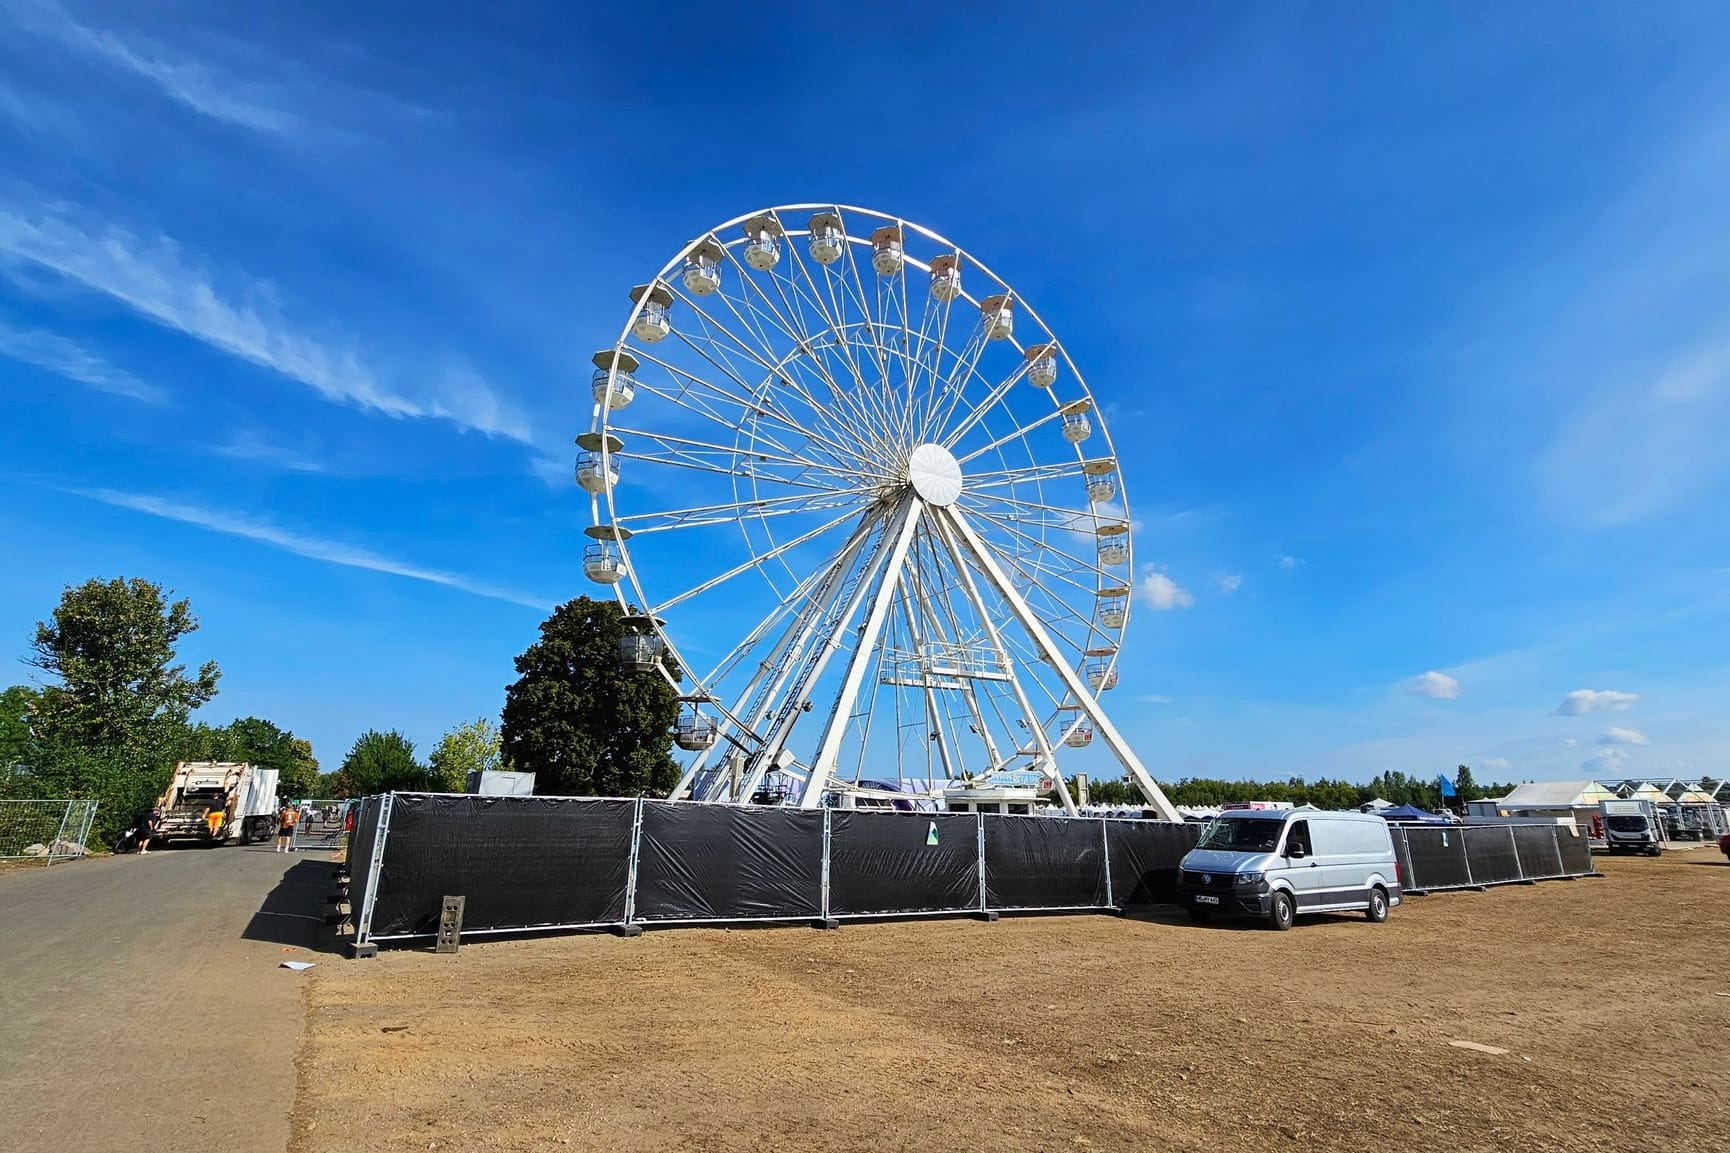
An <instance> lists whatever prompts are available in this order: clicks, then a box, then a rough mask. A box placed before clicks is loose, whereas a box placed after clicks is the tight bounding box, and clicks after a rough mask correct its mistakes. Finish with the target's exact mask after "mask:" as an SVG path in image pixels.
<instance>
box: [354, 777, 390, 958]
mask: <svg viewBox="0 0 1730 1153" xmlns="http://www.w3.org/2000/svg"><path fill="white" fill-rule="evenodd" d="M395 799H396V794H395V793H386V794H385V795H384V797H383V799H381V800H380V801H379V803H378V832H377V834H376V835H375V836H374V837H373V839H372V859H371V860H369V861H368V862H367V865H366V880H365V882H364V884H365V886H366V887H365V888H364V889H362V890H361V894H362V896H361V903H360V920H358V921H356V922H355V927H354V955H355V956H357V957H372V956H376V955H377V954H378V946H377V945H374V944H373V943H372V907H373V904H374V902H376V901H377V899H378V880H379V866H380V865H382V864H383V863H384V842H385V838H386V837H388V836H389V835H390V810H391V802H392V801H394V800H395ZM356 831H357V832H358V831H359V830H358V829H357V830H356ZM352 868H353V866H352V865H351V866H350V869H351V870H352ZM351 883H352V877H351Z"/></svg>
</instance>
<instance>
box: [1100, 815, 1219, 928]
mask: <svg viewBox="0 0 1730 1153" xmlns="http://www.w3.org/2000/svg"><path fill="white" fill-rule="evenodd" d="M1201 829H1202V826H1201V825H1199V824H1197V823H1194V822H1186V823H1184V824H1181V825H1179V824H1169V823H1167V822H1165V821H1136V820H1108V821H1106V822H1105V831H1106V845H1107V849H1108V852H1109V856H1108V857H1107V863H1108V864H1109V866H1110V869H1111V895H1112V904H1113V905H1115V906H1118V907H1120V908H1131V907H1134V906H1137V905H1170V904H1174V903H1175V902H1176V901H1177V863H1178V862H1179V861H1181V860H1183V855H1184V854H1185V853H1187V852H1189V851H1190V850H1191V849H1193V848H1195V843H1196V841H1198V840H1199V839H1200V838H1201Z"/></svg>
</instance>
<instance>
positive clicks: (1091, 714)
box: [943, 508, 1183, 821]
mask: <svg viewBox="0 0 1730 1153" xmlns="http://www.w3.org/2000/svg"><path fill="white" fill-rule="evenodd" d="M944 513H945V515H944V517H943V519H945V520H947V521H948V522H949V523H950V524H951V525H953V526H954V528H955V531H956V532H957V533H959V534H960V536H961V541H962V543H963V544H965V545H966V547H967V551H968V552H969V553H970V554H972V556H973V559H974V561H975V562H976V563H977V564H978V565H979V568H980V571H981V572H982V573H983V574H984V575H985V577H986V579H987V580H989V581H990V582H991V583H992V584H993V585H994V586H996V589H997V592H998V594H999V595H1001V596H1002V597H1003V600H1004V603H1005V604H1007V605H1008V606H1009V609H1010V611H1011V612H1012V613H1014V614H1015V619H1016V620H1018V621H1020V622H1021V627H1022V628H1024V629H1026V630H1027V635H1028V637H1029V638H1030V639H1031V640H1032V641H1033V644H1034V647H1035V648H1037V649H1038V650H1039V653H1040V655H1041V656H1043V657H1044V658H1045V659H1046V661H1047V663H1049V664H1050V665H1051V669H1052V671H1053V672H1055V673H1056V674H1057V675H1058V677H1059V678H1061V679H1062V681H1063V686H1064V688H1066V689H1068V690H1069V694H1070V695H1071V696H1072V697H1074V698H1075V700H1076V703H1078V704H1079V705H1080V706H1081V711H1082V712H1083V713H1085V714H1086V715H1087V719H1088V720H1090V721H1092V722H1093V727H1094V728H1096V729H1098V730H1099V735H1100V737H1101V738H1102V739H1103V740H1104V741H1105V744H1106V747H1107V748H1109V749H1110V750H1111V752H1112V755H1114V756H1115V757H1116V758H1117V761H1118V763H1119V764H1121V765H1122V766H1123V768H1124V771H1125V772H1127V773H1128V774H1129V776H1130V779H1131V780H1133V781H1134V782H1135V784H1136V787H1137V788H1139V789H1140V790H1141V795H1142V796H1143V797H1145V798H1146V799H1147V802H1148V804H1150V805H1152V806H1153V807H1154V808H1155V809H1157V810H1158V811H1159V815H1160V816H1161V817H1162V818H1164V819H1165V820H1168V821H1181V820H1183V817H1182V815H1181V814H1179V813H1178V811H1177V809H1176V808H1175V807H1174V806H1173V805H1172V803H1171V800H1170V799H1169V798H1168V797H1166V795H1165V790H1163V789H1161V788H1160V787H1159V784H1158V782H1156V781H1155V780H1154V779H1153V777H1152V776H1151V775H1150V774H1149V773H1148V771H1147V769H1146V767H1145V766H1143V765H1142V763H1141V758H1139V757H1137V756H1136V755H1135V751H1134V750H1133V749H1131V748H1130V747H1129V743H1128V742H1127V741H1125V740H1124V739H1123V734H1122V733H1120V732H1118V731H1117V726H1116V725H1114V724H1112V723H1111V719H1110V718H1109V717H1107V716H1106V715H1105V710H1104V709H1102V708H1100V707H1099V701H1098V700H1096V699H1095V698H1094V696H1093V694H1092V692H1090V691H1089V690H1088V688H1087V686H1086V685H1084V684H1083V683H1082V682H1081V678H1080V677H1079V676H1078V675H1076V672H1075V670H1074V669H1072V668H1070V667H1069V664H1068V662H1066V661H1065V660H1064V659H1063V655H1062V654H1061V653H1060V652H1058V650H1057V646H1056V645H1054V644H1052V642H1051V637H1050V635H1049V634H1048V633H1047V632H1046V631H1045V626H1044V625H1042V624H1040V623H1039V618H1038V617H1037V616H1035V615H1034V613H1033V610H1031V609H1030V608H1028V607H1027V602H1026V601H1024V600H1022V599H1021V594H1020V593H1019V592H1017V591H1016V590H1015V587H1014V585H1013V584H1012V583H1011V582H1010V581H1009V580H1008V579H1006V578H1005V577H1004V575H1003V570H1002V569H1001V568H999V567H998V566H997V561H996V560H995V559H993V558H992V555H991V550H990V549H989V548H988V547H987V546H986V544H985V542H984V541H982V540H980V539H979V535H978V534H977V533H975V532H974V531H973V526H972V525H970V524H968V523H967V518H966V517H964V516H962V515H961V510H959V509H956V508H949V509H945V510H944ZM1059 793H1060V794H1061V795H1062V796H1063V797H1065V798H1066V799H1067V798H1068V796H1069V790H1068V789H1067V788H1060V789H1059Z"/></svg>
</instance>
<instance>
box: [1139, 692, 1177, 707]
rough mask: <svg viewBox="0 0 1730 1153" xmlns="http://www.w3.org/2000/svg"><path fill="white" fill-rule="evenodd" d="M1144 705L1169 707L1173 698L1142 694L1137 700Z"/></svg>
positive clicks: (1159, 694)
mask: <svg viewBox="0 0 1730 1153" xmlns="http://www.w3.org/2000/svg"><path fill="white" fill-rule="evenodd" d="M1135 699H1136V700H1138V701H1140V702H1141V703H1142V704H1144V705H1169V704H1170V703H1171V698H1170V697H1168V696H1166V695H1165V694H1164V693H1142V694H1141V695H1140V696H1138V697H1136V698H1135Z"/></svg>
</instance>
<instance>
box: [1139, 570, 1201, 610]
mask: <svg viewBox="0 0 1730 1153" xmlns="http://www.w3.org/2000/svg"><path fill="white" fill-rule="evenodd" d="M1135 598H1136V600H1138V601H1140V602H1141V603H1142V604H1144V605H1146V606H1147V607H1148V608H1150V609H1158V610H1159V611H1161V612H1164V611H1165V610H1167V609H1186V608H1189V607H1190V606H1191V605H1193V604H1194V603H1195V597H1194V596H1193V595H1191V594H1190V592H1189V590H1188V589H1186V588H1184V587H1183V586H1182V585H1180V584H1178V583H1177V582H1176V581H1174V580H1172V579H1171V578H1170V577H1169V576H1166V575H1165V573H1164V572H1163V571H1162V570H1160V569H1158V568H1155V567H1154V566H1153V565H1143V566H1142V570H1141V579H1140V580H1139V581H1137V582H1136V585H1135Z"/></svg>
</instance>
